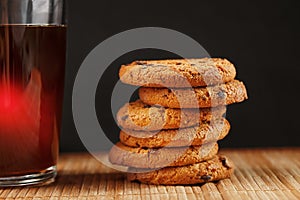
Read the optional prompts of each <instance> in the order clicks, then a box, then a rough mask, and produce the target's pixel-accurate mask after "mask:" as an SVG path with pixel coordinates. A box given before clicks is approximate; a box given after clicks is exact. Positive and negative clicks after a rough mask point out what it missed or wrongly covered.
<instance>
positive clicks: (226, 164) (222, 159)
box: [220, 157, 231, 168]
mask: <svg viewBox="0 0 300 200" xmlns="http://www.w3.org/2000/svg"><path fill="white" fill-rule="evenodd" d="M220 160H221V162H222V165H223V166H224V167H227V168H231V166H229V165H228V163H227V160H226V158H225V157H220Z"/></svg>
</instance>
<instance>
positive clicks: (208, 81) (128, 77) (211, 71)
mask: <svg viewBox="0 0 300 200" xmlns="http://www.w3.org/2000/svg"><path fill="white" fill-rule="evenodd" d="M119 76H120V79H121V81H122V82H124V83H127V84H130V85H137V86H144V87H171V88H172V87H175V88H178V87H198V86H206V85H216V84H220V83H224V82H228V81H231V80H233V79H234V78H235V76H236V70H235V67H234V65H233V64H232V63H231V62H229V61H228V60H227V59H222V58H200V59H171V60H147V61H135V62H132V63H130V64H127V65H122V66H121V68H120V71H119Z"/></svg>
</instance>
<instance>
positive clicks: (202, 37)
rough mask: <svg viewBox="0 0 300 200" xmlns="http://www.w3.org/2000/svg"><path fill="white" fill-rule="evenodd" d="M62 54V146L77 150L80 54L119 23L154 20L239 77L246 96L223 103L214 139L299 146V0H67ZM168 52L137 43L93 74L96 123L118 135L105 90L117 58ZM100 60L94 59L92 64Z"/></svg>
mask: <svg viewBox="0 0 300 200" xmlns="http://www.w3.org/2000/svg"><path fill="white" fill-rule="evenodd" d="M68 8H69V13H68V16H69V18H68V24H69V26H68V27H69V28H68V61H67V69H66V70H67V77H66V78H67V79H66V85H65V101H64V114H63V127H62V133H61V150H62V151H82V150H85V148H84V147H83V145H82V144H81V142H80V140H79V137H78V135H77V132H76V129H75V126H74V122H73V117H72V108H71V102H72V99H71V96H72V87H73V81H74V79H75V76H76V73H77V70H78V68H79V67H80V65H81V63H82V61H83V60H84V58H85V57H86V56H87V54H88V53H89V52H90V51H91V50H92V49H93V48H94V47H95V46H96V45H98V44H99V43H100V42H101V41H103V40H105V39H106V38H108V37H110V36H112V35H114V34H117V33H119V32H121V31H124V30H127V29H131V28H137V27H145V26H158V27H165V28H171V29H174V30H177V31H180V32H182V33H185V34H187V35H189V36H190V37H192V38H194V39H195V40H197V41H198V42H199V43H200V44H201V45H202V46H203V47H204V48H205V49H206V50H207V51H208V52H209V53H210V55H211V56H212V57H226V58H228V59H229V60H231V61H232V62H233V63H234V64H235V65H236V68H237V71H238V76H237V78H238V79H241V80H243V81H244V82H245V84H246V86H247V89H248V94H249V100H247V101H246V102H244V103H241V104H236V105H232V106H229V109H228V112H227V117H228V119H229V120H230V122H231V125H232V129H231V133H230V134H229V136H227V137H226V138H225V139H224V140H223V141H221V143H220V144H221V147H270V146H300V131H299V128H298V126H299V124H300V123H299V117H298V113H300V108H299V106H298V102H299V98H298V97H299V92H300V84H299V81H300V77H299V74H300V65H299V59H300V50H299V46H300V39H299V37H300V26H299V24H300V12H299V10H300V1H298V0H285V1H282V0H265V1H261V0H251V1H250V0H244V1H180V2H178V3H176V2H175V1H172V2H167V1H159V2H155V1H138V2H133V1H119V2H112V1H99V0H87V1H76V0H75V1H74V0H69V1H68ZM167 57H174V55H171V54H169V53H166V52H160V51H154V50H143V51H137V52H131V53H129V54H126V55H124V56H122V57H120V58H119V59H117V60H116V61H115V62H114V63H113V64H112V65H111V66H110V68H109V70H107V71H106V73H105V76H104V77H103V78H102V79H101V82H100V84H99V88H98V91H97V97H96V102H97V105H96V108H97V112H98V116H99V121H100V123H101V124H102V125H103V126H104V130H105V131H106V133H107V134H108V135H109V137H110V138H111V139H112V140H116V139H117V136H118V128H117V127H116V125H115V123H114V122H113V119H112V116H111V113H110V110H109V109H108V108H109V103H110V99H109V97H110V92H111V88H112V87H113V84H114V83H115V82H116V81H117V78H118V77H117V72H118V67H119V65H120V64H121V63H126V62H131V61H132V60H135V59H151V58H167ZM99 67H101V66H99Z"/></svg>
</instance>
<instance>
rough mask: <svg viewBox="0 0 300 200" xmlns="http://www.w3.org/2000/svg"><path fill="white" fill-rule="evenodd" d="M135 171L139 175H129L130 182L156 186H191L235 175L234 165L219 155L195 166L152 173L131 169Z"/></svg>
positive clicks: (164, 169) (170, 168)
mask: <svg viewBox="0 0 300 200" xmlns="http://www.w3.org/2000/svg"><path fill="white" fill-rule="evenodd" d="M134 170H135V171H136V172H137V173H128V175H127V178H128V180H130V181H139V182H141V183H147V184H155V185H190V184H199V183H206V182H211V181H218V180H221V179H225V178H229V177H230V175H231V174H232V173H233V170H234V165H233V163H232V161H231V160H230V159H228V158H227V157H225V156H220V155H217V156H215V157H214V158H212V159H210V160H207V161H204V162H200V163H196V164H193V165H186V166H181V167H166V168H162V169H159V170H155V171H150V172H142V170H141V169H133V168H130V171H134Z"/></svg>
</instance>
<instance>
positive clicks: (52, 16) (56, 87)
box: [0, 0, 66, 187]
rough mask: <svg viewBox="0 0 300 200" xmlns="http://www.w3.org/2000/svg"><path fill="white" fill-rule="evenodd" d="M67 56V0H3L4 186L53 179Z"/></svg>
mask: <svg viewBox="0 0 300 200" xmlns="http://www.w3.org/2000/svg"><path fill="white" fill-rule="evenodd" d="M65 58H66V20H65V2H64V1H63V0H0V187H1V186H2V187H5V186H23V185H43V184H48V183H51V182H53V181H54V179H55V176H56V174H57V171H56V165H57V159H58V151H59V148H58V147H59V134H60V127H61V115H62V100H63V88H64V76H65Z"/></svg>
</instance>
